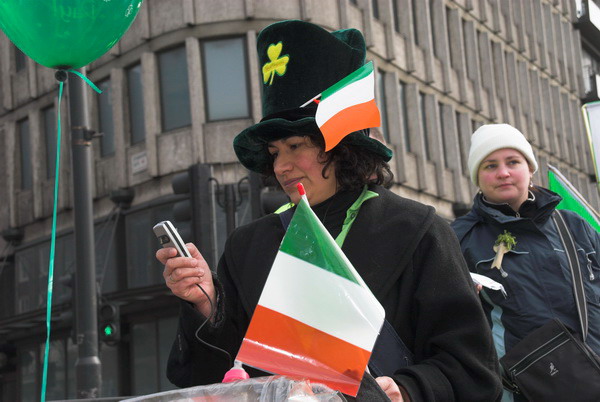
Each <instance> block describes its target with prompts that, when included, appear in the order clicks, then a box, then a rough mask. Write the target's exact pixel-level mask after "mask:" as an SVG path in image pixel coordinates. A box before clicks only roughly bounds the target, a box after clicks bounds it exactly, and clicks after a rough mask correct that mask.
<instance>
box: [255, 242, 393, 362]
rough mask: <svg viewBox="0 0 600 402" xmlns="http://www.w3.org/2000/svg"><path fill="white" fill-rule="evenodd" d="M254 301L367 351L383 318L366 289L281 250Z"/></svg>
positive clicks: (380, 310) (382, 313)
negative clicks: (257, 299)
mask: <svg viewBox="0 0 600 402" xmlns="http://www.w3.org/2000/svg"><path fill="white" fill-rule="evenodd" d="M258 304H260V305H261V306H263V307H267V308H269V309H271V310H275V311H277V312H279V313H281V314H284V315H286V316H288V317H291V318H294V319H295V320H298V321H301V322H303V323H304V324H306V325H309V326H311V327H313V328H316V329H318V330H320V331H323V332H326V333H328V334H330V335H333V336H335V337H337V338H340V339H343V340H345V341H346V342H349V343H351V344H353V345H355V346H358V347H360V348H363V349H365V350H369V351H370V350H372V349H373V345H374V343H375V340H376V338H377V335H378V334H379V330H380V329H381V325H382V324H383V320H384V318H385V317H384V312H383V309H382V308H381V305H380V304H379V302H378V301H377V299H375V297H374V296H373V294H372V293H371V292H370V291H369V290H368V289H365V288H363V287H362V286H360V285H357V284H356V283H354V282H352V281H349V280H347V279H345V278H342V277H341V276H339V275H336V274H334V273H331V272H329V271H327V270H325V269H323V268H320V267H317V266H315V265H313V264H310V263H308V262H306V261H304V260H301V259H299V258H296V257H294V256H291V255H289V254H287V253H284V252H282V251H280V252H279V253H277V256H276V257H275V261H274V262H273V268H272V269H271V272H270V273H269V277H268V279H267V283H266V284H265V287H264V290H263V292H262V295H261V296H260V300H259V301H258ZM357 321H361V322H357ZM365 324H367V325H365Z"/></svg>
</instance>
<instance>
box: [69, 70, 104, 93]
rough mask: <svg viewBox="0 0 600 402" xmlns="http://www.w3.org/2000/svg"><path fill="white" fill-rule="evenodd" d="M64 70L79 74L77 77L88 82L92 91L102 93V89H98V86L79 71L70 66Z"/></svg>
mask: <svg viewBox="0 0 600 402" xmlns="http://www.w3.org/2000/svg"><path fill="white" fill-rule="evenodd" d="M66 71H68V72H70V73H73V74H75V75H77V76H79V78H81V79H82V80H84V81H85V83H86V84H88V85H89V86H90V87H91V88H92V89H93V90H94V91H96V92H98V93H99V94H101V93H102V91H101V90H100V88H98V87H97V86H96V85H95V84H94V83H93V82H92V81H90V79H89V78H88V77H86V76H85V75H83V74H81V73H80V72H79V71H77V70H73V69H72V68H70V69H68V70H66Z"/></svg>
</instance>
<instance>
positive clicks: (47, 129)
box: [42, 106, 56, 179]
mask: <svg viewBox="0 0 600 402" xmlns="http://www.w3.org/2000/svg"><path fill="white" fill-rule="evenodd" d="M42 119H43V125H44V138H45V142H46V178H48V179H52V178H54V176H55V175H56V111H55V109H54V106H50V107H47V108H45V109H43V110H42Z"/></svg>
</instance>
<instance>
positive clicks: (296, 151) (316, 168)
mask: <svg viewBox="0 0 600 402" xmlns="http://www.w3.org/2000/svg"><path fill="white" fill-rule="evenodd" d="M268 149H269V153H270V154H271V157H272V158H273V171H274V172H275V177H276V178H277V181H278V182H279V184H280V185H281V188H283V191H285V193H286V194H287V195H288V197H290V199H291V200H292V202H293V203H295V204H297V203H298V202H299V201H300V195H299V194H298V190H297V188H296V184H298V183H302V184H303V185H304V189H305V190H306V196H307V198H308V200H309V202H310V204H311V205H315V204H318V203H320V202H322V201H325V200H326V199H328V198H329V197H331V196H332V195H334V194H335V192H336V189H337V181H336V179H335V174H334V167H333V165H334V164H333V163H332V164H331V165H329V167H328V168H327V171H326V172H325V176H327V178H324V177H323V175H322V171H323V165H324V163H323V160H322V157H320V154H321V149H320V148H319V147H317V146H316V145H313V143H312V142H311V141H310V139H309V138H308V137H301V136H294V137H288V138H283V139H281V140H277V141H272V142H270V143H269V145H268Z"/></svg>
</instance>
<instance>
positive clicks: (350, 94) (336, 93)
mask: <svg viewBox="0 0 600 402" xmlns="http://www.w3.org/2000/svg"><path fill="white" fill-rule="evenodd" d="M320 97H321V98H320V101H319V105H318V106H317V113H316V115H315V120H316V122H317V125H318V126H319V128H320V129H321V133H322V134H323V137H324V138H325V151H329V150H330V149H331V148H333V147H335V146H336V145H337V144H338V143H339V142H340V141H341V140H342V139H343V138H344V137H345V136H347V135H348V134H350V133H352V132H354V131H358V130H363V129H365V128H371V127H378V126H379V125H381V118H380V116H379V109H377V105H376V104H375V74H374V72H373V62H369V63H367V64H365V65H364V66H362V67H361V68H359V69H358V70H356V71H355V72H353V73H352V74H350V75H349V76H347V77H345V78H344V79H342V80H341V81H339V82H337V83H336V84H334V85H333V86H331V87H330V88H328V89H326V90H325V91H324V92H323V93H321V94H320Z"/></svg>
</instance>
